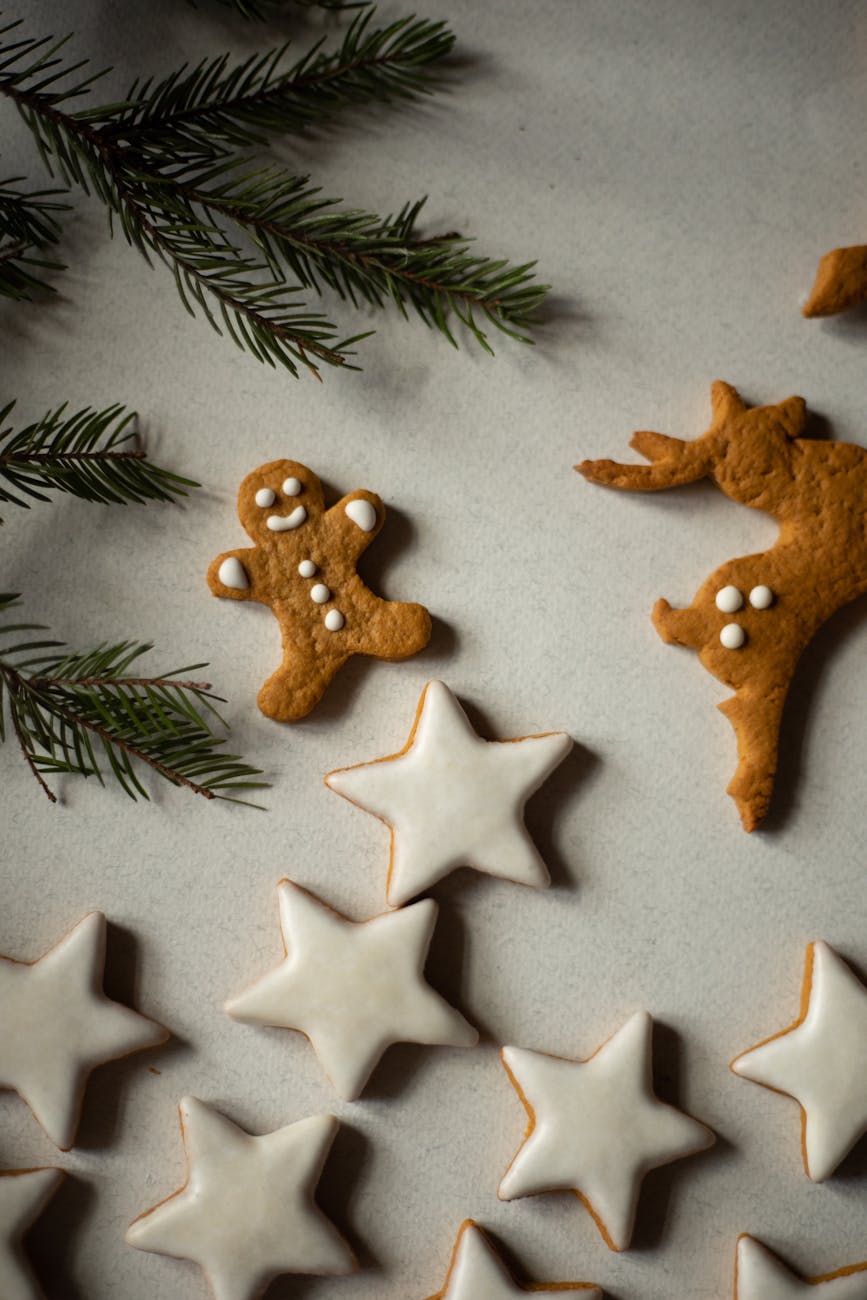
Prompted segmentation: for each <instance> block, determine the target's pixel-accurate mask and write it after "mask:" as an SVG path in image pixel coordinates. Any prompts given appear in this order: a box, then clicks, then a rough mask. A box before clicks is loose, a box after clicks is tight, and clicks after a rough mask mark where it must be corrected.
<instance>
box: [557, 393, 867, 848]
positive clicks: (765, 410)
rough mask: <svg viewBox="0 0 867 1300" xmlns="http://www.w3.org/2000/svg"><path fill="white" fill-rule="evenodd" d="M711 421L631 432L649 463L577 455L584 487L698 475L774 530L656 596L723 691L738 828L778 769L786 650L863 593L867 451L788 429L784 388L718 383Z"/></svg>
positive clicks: (802, 411)
mask: <svg viewBox="0 0 867 1300" xmlns="http://www.w3.org/2000/svg"><path fill="white" fill-rule="evenodd" d="M711 403H712V408H713V417H712V421H711V425H710V428H709V429H708V430H707V432H706V433H704V434H703V435H702V436H701V437H699V438H696V439H695V440H694V441H692V442H684V441H682V440H680V439H678V438H669V437H667V436H666V435H664V434H659V433H643V432H642V433H637V434H635V436H634V437H633V439H632V446H633V447H635V449H636V450H637V451H639V452H641V454H642V455H644V456H646V457H647V458H648V459H649V460H650V461H651V464H650V465H618V464H616V463H615V462H613V461H609V460H603V461H584V462H583V463H582V464H581V465H578V466H576V468H577V469H578V471H579V473H581V474H583V475H584V477H585V478H587V479H589V480H590V481H591V482H594V483H601V484H603V485H605V486H609V487H619V488H625V489H626V490H631V491H649V492H653V491H658V490H660V489H661V488H666V487H675V486H677V485H678V484H680V483H690V482H694V481H695V480H696V479H700V478H704V477H707V478H710V479H712V480H713V481H714V482H715V483H716V485H717V486H718V487H719V488H720V490H721V491H723V492H724V493H725V494H726V495H727V496H729V497H731V498H732V500H734V501H739V502H740V503H741V504H743V505H747V506H750V507H751V508H753V509H757V510H762V511H764V512H766V513H767V514H770V515H771V516H772V517H773V518H774V519H776V520H777V522H778V523H779V524H780V536H779V539H778V541H777V542H776V544H775V545H774V546H773V547H771V548H770V549H769V550H767V551H764V552H761V553H759V554H757V555H745V556H741V557H739V558H737V559H734V560H729V561H728V562H727V563H726V564H723V565H721V566H720V568H718V569H717V570H716V571H715V572H714V573H712V574H711V575H710V577H709V578H707V580H706V581H705V582H704V583H703V584H702V585H701V587H700V588H699V590H698V591H697V593H696V595H695V597H694V598H693V600H692V602H691V604H690V605H689V606H688V607H687V608H686V609H674V608H672V606H671V605H669V603H668V601H666V600H659V601H657V603H656V605H655V607H654V610H653V622H654V626H655V627H656V630H657V631H658V633H659V635H660V636H661V637H662V639H663V640H664V641H667V642H669V643H675V644H678V645H683V646H687V647H689V648H690V649H692V650H696V651H697V652H698V655H699V658H700V660H701V662H702V664H703V665H704V667H705V668H706V669H707V670H708V672H710V673H712V674H713V675H714V677H716V678H718V679H719V680H720V681H722V682H724V683H725V684H726V685H727V686H729V687H731V688H732V690H733V691H734V692H735V694H734V696H733V697H732V698H731V699H729V700H727V701H726V702H725V703H724V704H722V705H720V708H721V709H722V711H723V713H724V714H725V715H726V717H727V718H728V719H729V721H730V722H731V724H732V726H733V728H734V730H735V735H736V737H737V742H738V754H739V764H738V769H737V772H736V773H735V776H734V778H733V779H732V782H731V784H730V785H729V787H728V792H729V794H730V795H731V796H732V798H733V799H734V800H735V803H736V804H737V807H738V810H739V812H740V815H741V820H742V822H743V824H744V827H745V829H746V830H754V829H755V828H756V827H757V826H758V825H759V824H760V822H761V821H762V818H763V817H764V815H765V813H766V811H767V808H768V805H769V802H770V798H771V792H772V789H773V782H774V775H775V772H776V767H777V747H778V740H779V729H780V720H781V716H782V711H783V706H784V703H785V699H786V693H787V691H788V687H789V682H790V681H791V678H792V674H793V673H794V670H795V666H796V664H797V661H798V658H799V656H800V654H801V652H802V650H803V649H804V647H805V646H806V645H807V643H808V642H809V641H810V639H811V638H812V636H813V635H814V633H815V632H816V630H817V629H818V628H819V627H820V626H821V625H822V623H824V622H825V621H826V620H827V619H828V618H830V616H831V614H833V613H834V612H835V610H837V609H839V608H840V606H841V605H845V604H847V603H848V602H849V601H851V600H854V599H855V598H856V597H857V596H860V595H861V594H862V593H863V592H864V591H867V533H865V530H864V528H863V525H862V523H861V517H862V513H863V502H864V500H865V497H867V452H865V450H864V448H862V447H857V446H854V445H853V444H851V443H843V442H812V441H809V440H807V439H803V438H802V437H801V434H802V433H803V431H804V427H805V424H806V418H807V416H806V405H805V403H804V400H803V398H801V397H788V398H786V400H785V401H783V402H780V403H778V404H777V405H775V406H760V407H752V408H751V407H748V406H747V405H746V403H745V402H744V401H743V400H742V399H741V397H740V396H739V394H738V393H737V391H736V390H735V389H734V388H732V387H731V386H730V385H729V384H724V383H720V382H718V383H715V384H714V385H713V387H712V389H711Z"/></svg>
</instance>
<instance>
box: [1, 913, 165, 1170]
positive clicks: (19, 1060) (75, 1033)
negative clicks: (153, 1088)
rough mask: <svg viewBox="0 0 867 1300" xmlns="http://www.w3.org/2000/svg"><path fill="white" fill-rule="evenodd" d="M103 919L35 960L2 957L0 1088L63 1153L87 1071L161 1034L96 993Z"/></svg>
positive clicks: (91, 920)
mask: <svg viewBox="0 0 867 1300" xmlns="http://www.w3.org/2000/svg"><path fill="white" fill-rule="evenodd" d="M104 966H105V917H104V916H103V915H102V913H101V912H90V913H89V914H88V915H87V916H86V917H85V918H84V920H83V921H80V922H79V923H78V925H77V926H76V927H75V929H74V930H70V932H69V934H67V935H66V937H65V938H64V939H61V941H60V943H59V944H58V945H57V946H56V947H55V948H51V949H50V950H49V951H48V952H47V953H45V955H44V956H42V957H40V958H39V960H38V961H35V962H32V963H26V962H20V961H15V960H14V959H13V958H12V957H0V1087H2V1088H11V1089H13V1090H14V1091H15V1092H17V1093H18V1095H19V1096H20V1097H21V1098H23V1100H24V1101H26V1102H27V1105H28V1106H29V1107H30V1109H31V1110H32V1112H33V1114H34V1116H35V1117H36V1119H37V1120H38V1121H39V1123H40V1124H41V1125H42V1127H43V1128H44V1130H45V1132H46V1133H47V1134H48V1136H49V1137H50V1138H51V1141H52V1142H53V1143H54V1144H55V1145H56V1146H58V1147H60V1148H61V1150H62V1151H67V1150H69V1148H70V1147H71V1146H72V1144H73V1142H74V1141H75V1134H76V1130H77V1128H78V1120H79V1116H80V1113H81V1104H82V1099H83V1096H84V1089H85V1086H86V1084H87V1079H88V1076H89V1074H90V1072H91V1070H93V1069H95V1068H96V1066H98V1065H103V1064H104V1063H105V1062H106V1061H115V1060H117V1059H118V1057H121V1056H129V1055H130V1053H132V1052H139V1051H141V1050H142V1049H143V1048H145V1047H155V1046H157V1044H159V1043H164V1042H165V1041H166V1039H167V1038H168V1036H169V1035H168V1032H167V1030H165V1029H163V1028H162V1026H161V1025H155V1024H154V1023H153V1021H152V1020H146V1019H145V1017H144V1016H140V1015H139V1014H138V1013H137V1012H135V1011H130V1010H129V1008H128V1007H124V1006H121V1004H120V1003H119V1002H112V1001H111V1000H110V999H109V998H107V997H106V996H105V994H104V993H103V991H102V974H103V968H104Z"/></svg>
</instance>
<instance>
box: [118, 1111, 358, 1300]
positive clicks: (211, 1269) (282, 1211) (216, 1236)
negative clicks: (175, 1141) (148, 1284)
mask: <svg viewBox="0 0 867 1300" xmlns="http://www.w3.org/2000/svg"><path fill="white" fill-rule="evenodd" d="M179 1109H180V1116H181V1132H182V1133H183V1138H184V1146H185V1148H186V1153H187V1181H186V1183H185V1184H184V1186H183V1187H182V1188H181V1189H180V1191H178V1192H175V1193H174V1195H172V1196H170V1197H169V1198H168V1199H167V1200H165V1201H161V1202H160V1203H159V1205H155V1206H154V1207H153V1209H151V1210H147V1211H146V1212H145V1213H144V1214H142V1215H140V1216H139V1218H137V1219H135V1220H134V1221H133V1223H131V1224H130V1226H129V1228H128V1229H127V1234H126V1239H127V1241H128V1242H129V1244H130V1245H131V1246H135V1247H136V1248H137V1249H138V1250H149V1251H154V1252H156V1253H157V1254H158V1255H173V1256H174V1257H175V1258H176V1259H189V1260H192V1261H193V1262H194V1263H195V1264H198V1265H199V1267H200V1268H201V1269H202V1270H203V1271H204V1273H205V1274H206V1276H207V1278H208V1281H209V1282H210V1285H211V1289H212V1291H213V1293H214V1296H215V1297H216V1300H256V1297H258V1296H261V1295H262V1294H263V1292H264V1291H265V1290H266V1289H267V1287H268V1286H269V1284H270V1283H271V1282H272V1281H273V1279H274V1278H275V1277H279V1276H280V1275H281V1274H283V1273H310V1274H317V1275H323V1276H328V1277H334V1276H338V1275H343V1274H346V1273H352V1272H353V1271H354V1270H355V1268H356V1263H355V1260H354V1258H353V1255H352V1252H351V1250H350V1249H349V1247H348V1246H347V1244H346V1242H345V1241H344V1240H343V1238H342V1237H341V1236H340V1235H339V1233H338V1232H337V1230H336V1228H334V1226H333V1225H332V1224H331V1223H330V1222H329V1220H328V1219H326V1217H325V1215H324V1214H323V1213H322V1211H321V1210H320V1209H319V1208H318V1207H317V1205H316V1203H315V1201H314V1199H313V1195H314V1191H315V1189H316V1184H317V1182H318V1181H319V1175H320V1173H321V1172H322V1166H323V1165H324V1164H325V1159H326V1157H327V1155H328V1152H329V1149H330V1147H331V1144H332V1142H333V1141H334V1138H335V1135H336V1133H337V1129H338V1123H337V1120H336V1119H335V1118H334V1116H333V1115H314V1116H312V1117H311V1118H310V1119H302V1120H299V1122H298V1123H297V1124H290V1125H288V1127H287V1128H281V1129H277V1130H276V1132H274V1133H266V1134H265V1135H264V1136H263V1137H253V1136H252V1135H251V1134H249V1133H245V1132H244V1130H243V1129H241V1128H238V1126H237V1125H236V1124H233V1123H232V1122H231V1121H230V1120H228V1119H226V1118H225V1116H223V1115H220V1114H219V1113H218V1112H217V1111H215V1110H212V1109H211V1108H210V1106H206V1105H205V1103H204V1102H203V1101H198V1100H197V1099H196V1098H195V1097H186V1098H185V1099H184V1100H183V1101H182V1102H181V1104H180V1108H179Z"/></svg>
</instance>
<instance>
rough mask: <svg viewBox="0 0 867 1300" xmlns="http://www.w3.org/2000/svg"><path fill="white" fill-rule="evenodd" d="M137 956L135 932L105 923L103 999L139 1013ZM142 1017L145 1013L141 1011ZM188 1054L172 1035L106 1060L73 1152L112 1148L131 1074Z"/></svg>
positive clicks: (88, 1096)
mask: <svg viewBox="0 0 867 1300" xmlns="http://www.w3.org/2000/svg"><path fill="white" fill-rule="evenodd" d="M138 953H139V941H138V939H137V938H136V936H135V935H134V934H133V932H132V931H131V930H127V929H126V928H125V927H124V926H121V925H117V924H116V923H115V922H114V921H109V922H108V924H107V927H106V949H105V973H104V977H103V988H104V990H105V995H106V997H108V998H110V999H111V1000H112V1001H113V1002H120V1003H122V1004H123V1006H125V1007H128V1008H130V1009H131V1010H134V1011H140V1008H139V1006H138V996H137V994H138V977H137V969H138V964H139V962H138ZM140 1014H141V1015H146V1014H147V1013H146V1012H145V1011H140ZM156 1023H159V1022H158V1021H157V1022H156ZM186 1050H187V1044H186V1043H185V1042H183V1041H182V1040H181V1039H179V1038H176V1037H175V1036H174V1035H172V1037H170V1038H168V1039H167V1040H166V1042H164V1043H158V1044H156V1045H155V1046H154V1047H148V1048H145V1049H144V1050H143V1051H139V1052H131V1053H130V1054H129V1055H128V1056H123V1057H121V1058H120V1059H119V1060H117V1061H108V1062H106V1063H105V1064H104V1065H100V1066H98V1067H97V1068H96V1069H95V1070H94V1071H93V1073H92V1074H91V1076H90V1078H89V1080H88V1082H87V1087H86V1089H85V1093H84V1105H83V1107H82V1113H81V1122H80V1124H79V1128H78V1133H77V1135H76V1139H75V1146H76V1148H77V1149H81V1150H83V1151H101V1150H104V1149H105V1148H106V1147H108V1146H110V1145H111V1143H112V1142H114V1141H115V1140H116V1139H117V1137H118V1134H119V1133H120V1132H121V1130H122V1128H123V1125H124V1120H125V1115H126V1107H127V1104H128V1098H129V1086H128V1083H127V1081H128V1080H130V1079H131V1078H132V1076H133V1075H134V1074H146V1073H150V1074H152V1075H159V1073H160V1068H159V1067H160V1063H161V1062H165V1061H166V1059H167V1058H168V1057H169V1056H173V1055H175V1054H177V1053H178V1052H183V1051H186Z"/></svg>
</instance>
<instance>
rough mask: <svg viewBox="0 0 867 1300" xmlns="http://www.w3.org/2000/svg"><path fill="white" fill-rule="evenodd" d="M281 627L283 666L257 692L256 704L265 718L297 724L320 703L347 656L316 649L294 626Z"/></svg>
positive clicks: (284, 624) (303, 632) (304, 633)
mask: <svg viewBox="0 0 867 1300" xmlns="http://www.w3.org/2000/svg"><path fill="white" fill-rule="evenodd" d="M281 626H282V632H283V662H282V663H281V665H280V667H279V668H278V669H277V671H276V672H275V673H272V674H271V676H270V677H269V678H268V680H267V682H265V684H264V686H263V687H262V689H261V690H260V691H259V695H258V699H257V702H258V705H259V708H260V709H261V710H262V712H263V713H264V714H265V717H266V718H273V719H274V721H275V722H297V721H298V719H299V718H304V717H306V716H307V714H308V713H309V712H310V710H311V709H312V708H314V706H315V705H317V704H318V703H319V701H320V700H321V699H322V696H323V695H324V694H325V691H326V690H327V688H328V686H329V685H330V684H331V681H332V679H333V677H334V675H335V673H336V672H337V671H338V669H340V668H341V667H342V666H343V664H344V663H345V662H346V660H347V658H348V656H347V655H346V654H343V653H340V652H337V651H334V650H330V651H329V649H328V647H327V646H326V647H321V646H317V644H316V642H315V641H314V639H313V637H312V636H310V635H309V634H308V633H307V632H305V631H303V630H302V629H300V628H298V627H296V626H293V625H291V624H286V623H283V624H282V625H281Z"/></svg>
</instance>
